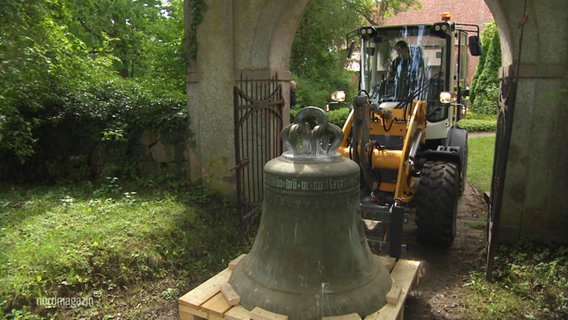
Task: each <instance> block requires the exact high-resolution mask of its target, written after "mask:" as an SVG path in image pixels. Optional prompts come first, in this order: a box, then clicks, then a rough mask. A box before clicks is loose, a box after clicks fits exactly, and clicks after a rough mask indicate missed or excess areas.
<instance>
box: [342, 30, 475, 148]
mask: <svg viewBox="0 0 568 320" xmlns="http://www.w3.org/2000/svg"><path fill="white" fill-rule="evenodd" d="M463 26H465V28H464V27H463ZM472 27H477V26H473V25H458V24H450V23H448V22H447V21H442V22H438V23H434V24H431V25H427V24H422V25H404V26H389V27H375V26H369V27H362V28H359V29H357V30H355V31H354V32H353V33H352V34H351V35H352V36H354V37H353V38H357V40H358V41H355V48H354V52H358V57H356V58H359V63H360V74H359V89H360V91H362V92H366V93H367V94H368V96H369V97H370V99H371V102H373V103H375V104H377V105H380V106H382V107H383V108H389V107H390V108H392V107H399V108H400V107H404V105H405V104H411V103H412V101H417V100H420V101H426V103H427V107H426V118H427V121H428V125H427V131H426V139H427V140H432V139H444V138H446V136H447V133H448V130H449V128H451V127H453V126H455V124H456V122H457V121H458V120H459V118H460V116H461V115H462V111H463V110H465V108H466V107H465V102H466V101H465V98H466V96H467V94H468V90H467V88H468V72H467V71H468V62H467V61H468V55H469V54H468V51H469V52H470V53H472V54H474V55H479V54H481V51H480V47H479V41H478V40H479V38H478V34H479V29H478V28H477V30H475V29H472ZM468 28H469V30H468ZM472 31H473V32H474V33H476V34H477V36H474V37H472V39H471V40H470V39H469V38H468V33H469V32H472ZM355 34H356V36H355ZM468 40H469V41H468ZM470 44H471V48H470V50H468V46H469V45H470ZM400 45H403V46H406V47H407V51H406V52H407V54H406V56H405V57H402V56H401V50H399V49H400V48H399V47H400ZM442 92H450V93H451V94H452V96H453V97H455V99H454V100H453V101H454V102H453V103H451V104H448V103H446V102H441V101H440V94H441V93H442Z"/></svg>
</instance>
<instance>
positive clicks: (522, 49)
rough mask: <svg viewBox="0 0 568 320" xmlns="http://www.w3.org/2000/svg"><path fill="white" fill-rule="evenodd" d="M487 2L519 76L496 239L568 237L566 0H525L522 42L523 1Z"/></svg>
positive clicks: (556, 239)
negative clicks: (526, 16)
mask: <svg viewBox="0 0 568 320" xmlns="http://www.w3.org/2000/svg"><path fill="white" fill-rule="evenodd" d="M487 2H488V5H489V6H490V8H491V9H492V12H493V13H494V16H495V20H496V22H497V25H498V27H499V30H500V35H501V41H502V42H503V43H502V48H503V49H504V50H503V54H504V56H503V63H504V65H506V64H505V63H506V62H509V61H510V62H511V65H509V66H508V67H504V68H503V70H504V72H503V73H502V75H503V76H507V75H508V74H507V72H506V71H508V70H511V71H512V72H513V73H514V74H516V75H518V79H519V80H518V87H517V93H516V101H515V111H514V119H513V124H512V136H511V140H510V147H509V150H508V152H509V153H508V161H507V169H506V174H505V179H504V185H503V198H502V203H501V210H500V213H499V214H500V216H499V220H498V225H497V226H496V230H497V232H496V235H497V239H495V240H496V241H497V242H511V241H515V240H518V239H521V238H525V237H529V238H533V239H536V240H540V241H545V242H562V243H568V237H567V236H566V231H565V229H566V226H568V201H567V200H566V199H567V198H566V195H565V194H566V191H567V190H568V148H567V146H566V142H565V141H566V137H568V107H567V106H566V101H568V58H567V57H568V2H566V1H563V0H551V1H544V2H542V1H528V6H527V9H528V12H527V13H528V20H527V22H526V24H525V25H524V34H523V42H522V45H521V46H519V39H520V33H521V29H520V28H519V22H520V21H521V17H522V16H523V2H524V1H517V0H501V1H487ZM494 9H497V12H496V11H494ZM501 9H506V10H501ZM519 53H520V55H519ZM519 57H520V61H519Z"/></svg>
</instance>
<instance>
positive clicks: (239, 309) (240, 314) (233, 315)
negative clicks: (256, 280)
mask: <svg viewBox="0 0 568 320" xmlns="http://www.w3.org/2000/svg"><path fill="white" fill-rule="evenodd" d="M225 319H227V320H250V312H249V311H248V310H247V309H245V308H244V307H243V306H241V305H238V306H235V307H232V308H231V310H229V311H227V313H225Z"/></svg>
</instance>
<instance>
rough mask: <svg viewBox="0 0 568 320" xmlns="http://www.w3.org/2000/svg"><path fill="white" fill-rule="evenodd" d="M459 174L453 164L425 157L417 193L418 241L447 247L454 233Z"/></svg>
mask: <svg viewBox="0 0 568 320" xmlns="http://www.w3.org/2000/svg"><path fill="white" fill-rule="evenodd" d="M459 187H460V176H459V172H458V169H457V166H456V164H454V163H451V162H445V161H427V162H426V163H425V164H424V167H423V168H422V172H421V175H420V184H419V187H418V191H417V193H416V198H415V200H416V202H415V203H416V227H417V230H416V231H417V237H418V241H420V242H421V243H424V244H430V245H435V246H440V247H449V246H450V245H451V244H452V241H453V240H454V237H455V235H456V215H457V208H458V197H459Z"/></svg>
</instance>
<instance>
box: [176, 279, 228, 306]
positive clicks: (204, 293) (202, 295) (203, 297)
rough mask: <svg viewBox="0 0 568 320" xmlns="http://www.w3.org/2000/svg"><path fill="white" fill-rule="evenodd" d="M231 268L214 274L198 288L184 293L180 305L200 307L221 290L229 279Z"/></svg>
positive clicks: (179, 300) (179, 301)
mask: <svg viewBox="0 0 568 320" xmlns="http://www.w3.org/2000/svg"><path fill="white" fill-rule="evenodd" d="M230 276H231V270H229V269H225V270H223V271H221V272H220V273H218V274H216V275H214V276H213V277H211V278H210V279H209V280H207V281H205V282H204V283H202V284H200V285H199V286H197V288H195V289H193V290H191V291H190V292H188V293H186V294H185V295H183V296H182V297H181V298H179V299H178V303H179V305H180V306H181V305H187V306H191V307H194V308H199V306H201V305H202V304H203V303H205V301H207V300H209V299H211V298H212V297H213V296H214V295H216V294H217V293H218V292H219V290H220V289H219V288H220V287H221V285H222V284H223V283H227V282H228V281H229V277H230Z"/></svg>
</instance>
